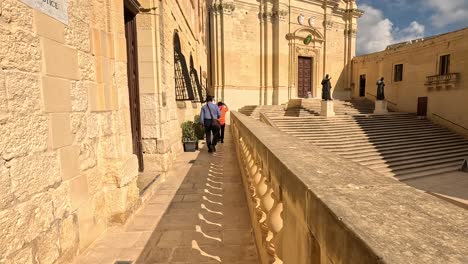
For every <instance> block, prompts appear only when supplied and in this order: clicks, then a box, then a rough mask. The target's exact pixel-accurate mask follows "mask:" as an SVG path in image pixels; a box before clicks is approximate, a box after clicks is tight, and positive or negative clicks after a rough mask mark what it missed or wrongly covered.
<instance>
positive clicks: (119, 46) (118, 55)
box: [114, 37, 127, 62]
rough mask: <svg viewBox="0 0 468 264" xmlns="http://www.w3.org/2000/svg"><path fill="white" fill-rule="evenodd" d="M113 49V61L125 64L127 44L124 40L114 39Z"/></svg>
mask: <svg viewBox="0 0 468 264" xmlns="http://www.w3.org/2000/svg"><path fill="white" fill-rule="evenodd" d="M114 47H115V60H116V61H120V62H127V43H126V41H125V38H119V37H115V38H114Z"/></svg>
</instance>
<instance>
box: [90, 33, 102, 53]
mask: <svg viewBox="0 0 468 264" xmlns="http://www.w3.org/2000/svg"><path fill="white" fill-rule="evenodd" d="M90 33H91V53H92V54H93V55H95V56H103V54H101V46H102V43H101V32H100V30H99V29H96V28H92V29H91V31H90Z"/></svg>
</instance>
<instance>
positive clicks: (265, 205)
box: [259, 181, 274, 241]
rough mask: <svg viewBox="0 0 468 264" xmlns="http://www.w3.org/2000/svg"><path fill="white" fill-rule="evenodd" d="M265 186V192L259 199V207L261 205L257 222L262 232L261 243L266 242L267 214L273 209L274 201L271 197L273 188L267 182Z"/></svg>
mask: <svg viewBox="0 0 468 264" xmlns="http://www.w3.org/2000/svg"><path fill="white" fill-rule="evenodd" d="M265 183H266V185H267V190H266V192H265V195H263V196H262V197H261V198H260V205H261V212H262V215H261V219H260V221H259V223H260V228H261V230H262V241H266V238H267V236H268V229H269V227H268V224H267V219H268V214H269V213H270V210H271V208H272V207H273V204H274V200H273V198H272V197H271V194H272V193H273V188H272V187H271V185H270V183H269V182H268V181H265Z"/></svg>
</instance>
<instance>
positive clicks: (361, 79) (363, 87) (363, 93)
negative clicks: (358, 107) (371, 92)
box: [359, 74, 366, 97]
mask: <svg viewBox="0 0 468 264" xmlns="http://www.w3.org/2000/svg"><path fill="white" fill-rule="evenodd" d="M359 96H360V97H364V96H366V75H365V74H362V75H361V76H359Z"/></svg>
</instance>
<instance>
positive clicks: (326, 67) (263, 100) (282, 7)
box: [208, 0, 362, 109]
mask: <svg viewBox="0 0 468 264" xmlns="http://www.w3.org/2000/svg"><path fill="white" fill-rule="evenodd" d="M210 9H211V12H210V21H209V25H210V34H211V35H210V40H211V41H210V43H209V50H210V53H209V54H208V55H209V65H211V70H210V73H211V78H210V84H211V89H212V93H213V94H214V96H215V97H216V98H217V99H218V100H223V101H226V103H227V104H228V105H230V106H231V108H232V109H237V108H239V107H242V106H244V105H270V104H281V103H285V102H287V100H288V99H291V98H298V97H299V98H307V97H320V96H321V85H320V83H321V80H322V78H323V77H324V75H325V74H330V76H331V77H332V86H333V88H334V92H333V97H335V98H338V99H347V98H349V97H350V88H351V60H352V58H353V57H354V55H355V46H356V32H357V19H358V18H359V17H360V16H361V15H362V11H360V10H358V9H357V6H356V2H355V1H351V0H349V1H348V0H346V1H340V0H333V1H326V0H307V1H298V0H261V1H258V0H231V1H220V0H213V1H212V2H211V4H210Z"/></svg>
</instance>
